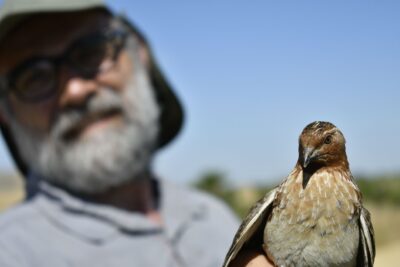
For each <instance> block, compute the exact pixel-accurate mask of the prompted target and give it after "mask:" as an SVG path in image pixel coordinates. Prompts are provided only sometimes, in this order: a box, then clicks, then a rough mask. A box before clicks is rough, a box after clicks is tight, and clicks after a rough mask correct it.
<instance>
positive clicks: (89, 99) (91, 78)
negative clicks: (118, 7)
mask: <svg viewBox="0 0 400 267" xmlns="http://www.w3.org/2000/svg"><path fill="white" fill-rule="evenodd" d="M111 20H112V19H111V18H110V16H109V15H108V14H105V13H104V12H101V11H98V10H97V11H85V12H75V13H62V14H48V15H42V16H35V17H32V18H29V19H28V20H27V21H25V22H24V23H23V25H21V26H20V27H18V28H17V29H16V30H15V31H13V32H12V33H11V34H10V35H9V37H8V38H7V39H6V40H4V41H3V42H2V43H1V44H0V58H2V60H1V62H0V74H1V75H4V74H9V73H15V71H14V70H15V69H17V70H19V69H21V66H23V68H22V69H23V72H22V73H23V74H21V73H19V72H17V73H18V75H14V76H16V77H17V78H16V81H14V83H13V86H12V87H11V92H10V93H9V94H8V95H7V97H6V100H5V101H4V103H3V117H5V121H6V123H7V124H8V125H9V127H10V129H11V131H12V132H13V134H14V136H15V141H16V143H17V145H18V147H19V151H21V155H22V157H23V158H24V160H25V161H26V162H27V163H28V165H29V166H30V167H31V168H32V169H33V171H34V172H37V173H39V174H40V175H42V176H43V177H44V178H45V179H48V180H50V181H52V182H54V183H56V184H59V185H61V186H65V187H67V188H69V189H71V190H74V191H79V192H85V193H96V192H101V191H104V190H106V189H108V188H110V187H112V186H116V185H119V184H121V183H123V182H127V181H129V180H130V179H134V177H138V176H140V174H141V173H143V172H144V171H145V170H146V169H147V168H148V165H149V164H150V159H151V154H152V152H153V150H154V147H155V143H156V136H157V133H158V117H159V110H158V106H157V104H156V101H155V98H154V95H153V90H152V88H151V85H150V82H149V78H148V74H147V71H146V68H145V66H144V62H143V60H141V52H140V49H142V48H141V47H140V46H139V45H138V43H137V41H135V40H134V38H132V37H128V39H127V44H126V46H125V49H122V50H121V51H117V53H116V54H115V57H113V58H112V59H108V58H107V59H104V60H102V61H101V62H99V63H98V62H97V61H98V59H96V61H93V60H91V61H93V62H95V63H93V64H97V65H98V66H99V67H98V69H99V71H98V72H96V73H93V71H92V73H91V74H90V75H87V74H83V73H82V71H81V70H80V68H82V67H83V66H82V65H84V64H79V62H86V63H87V61H89V62H91V61H90V60H86V61H85V56H87V55H88V52H91V53H92V52H93V51H95V49H89V50H88V51H86V52H85V50H84V49H83V48H84V47H85V46H86V45H87V44H90V45H93V44H92V43H94V44H97V43H96V42H98V40H97V39H96V38H89V37H91V36H97V35H98V33H102V32H113V31H117V32H118V30H121V27H119V29H118V27H114V26H111V24H112V23H111ZM116 28H117V29H116ZM80 40H83V41H80ZM87 40H89V41H87ZM76 44H78V45H76ZM94 47H96V46H94ZM111 48H112V47H111ZM111 48H110V49H111ZM107 50H109V49H107ZM111 50H112V49H111ZM71 51H72V52H71ZM105 57H106V56H104V58H105ZM43 58H63V59H64V58H66V59H64V60H63V61H62V63H60V64H55V63H54V62H52V63H54V64H53V65H51V64H47V65H46V63H47V62H43V60H42V59H43ZM92 58H93V56H91V57H89V59H92ZM102 58H103V57H102ZM33 59H34V60H33ZM32 61H33V62H34V64H32V63H30V62H32ZM26 62H29V64H27V63H26ZM65 62H67V63H65ZM69 62H75V63H76V62H78V64H75V65H73V64H68V63H69ZM64 63H65V64H64ZM86 63H85V64H86ZM30 64H31V65H32V66H35V67H36V69H45V70H51V71H47V72H45V74H43V75H45V77H46V78H47V76H46V75H48V76H49V78H48V80H49V82H48V83H44V84H51V85H52V86H49V87H48V88H52V90H51V91H50V93H48V91H49V90H47V89H46V92H47V93H46V95H44V96H41V95H40V94H39V96H40V98H37V97H36V98H35V99H34V100H32V99H29V98H28V99H26V98H25V97H21V93H18V92H17V91H16V90H15V88H18V90H19V92H22V93H23V95H28V96H31V95H32V94H31V92H33V91H32V90H31V91H27V92H26V91H25V92H24V90H26V88H35V86H34V85H35V83H36V82H37V80H39V78H37V77H40V75H36V76H35V75H32V74H31V73H36V72H34V71H32V72H30V68H31V65H30ZM93 64H91V66H93ZM48 65H50V66H51V67H48ZM97 65H95V66H97ZM26 66H28V67H26ZM104 66H105V67H104ZM103 67H104V68H103ZM32 68H33V67H32ZM26 69H28V71H27V70H26ZM92 69H93V68H92ZM52 71H53V72H55V73H56V75H50V74H48V73H53V72H52ZM25 73H28V74H25ZM14 78H15V77H14ZM27 81H28V82H27ZM38 84H39V85H41V86H36V88H39V89H38V91H40V90H41V89H40V88H47V87H46V86H42V83H38Z"/></svg>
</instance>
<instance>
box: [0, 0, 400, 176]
mask: <svg viewBox="0 0 400 267" xmlns="http://www.w3.org/2000/svg"><path fill="white" fill-rule="evenodd" d="M109 3H111V5H112V7H113V8H114V9H115V10H116V11H118V12H123V13H125V14H126V15H128V17H130V18H131V19H132V20H133V21H134V22H135V23H136V24H137V25H138V26H139V28H140V29H141V30H142V31H143V32H144V33H145V34H146V36H147V37H148V39H149V40H150V42H151V44H152V46H153V49H154V51H155V54H156V57H157V59H158V61H159V63H160V65H161V67H162V68H163V70H164V72H165V73H166V75H167V76H168V79H169V80H170V81H171V83H172V84H173V85H174V86H175V88H176V91H177V93H178V95H179V96H180V98H181V100H182V101H183V103H184V106H185V109H186V112H187V117H186V123H185V128H184V130H183V132H182V133H181V135H180V136H179V138H178V139H177V140H176V141H175V142H174V143H172V144H171V145H170V146H169V147H167V148H166V149H164V150H163V151H161V152H160V153H159V155H158V156H157V159H156V162H155V167H156V170H157V172H158V173H159V174H160V176H162V177H165V178H168V179H171V180H174V181H177V182H181V183H186V182H188V181H192V180H193V179H195V178H197V177H198V176H199V175H200V174H201V173H203V172H205V171H207V170H219V171H222V172H224V173H226V174H227V176H229V177H230V178H232V179H233V180H234V181H235V182H236V183H237V184H246V183H253V182H256V181H257V182H265V183H268V182H275V181H277V180H280V179H282V178H283V177H284V176H286V175H287V174H288V173H289V171H290V170H291V169H292V167H293V166H294V164H295V162H296V159H297V140H298V135H299V134H300V132H301V130H302V129H303V127H304V126H305V125H306V124H308V123H309V122H312V121H314V120H328V121H331V122H333V123H334V124H336V125H337V126H338V127H339V128H340V129H341V130H342V131H343V133H344V135H345V136H346V139H347V151H348V156H349V160H350V166H351V169H352V171H353V173H354V174H377V173H382V172H383V173H390V172H396V171H400V160H399V156H398V151H400V138H399V136H400V119H399V117H400V90H399V86H400V75H399V74H400V16H399V15H398V14H400V2H399V1H379V2H378V1H344V0H337V1H294V0H293V1H265V0H263V1H262V0H253V1H239V0H237V1H225V0H219V1H211V0H203V1H179V0H169V1H154V0H147V1H141V2H137V1H122V0H114V1H109ZM3 151H4V149H2V150H1V151H0V153H1V154H2V155H6V154H7V153H6V152H3ZM0 167H1V168H3V169H4V170H12V169H13V167H12V165H11V163H10V160H9V159H8V158H7V157H2V159H1V161H0Z"/></svg>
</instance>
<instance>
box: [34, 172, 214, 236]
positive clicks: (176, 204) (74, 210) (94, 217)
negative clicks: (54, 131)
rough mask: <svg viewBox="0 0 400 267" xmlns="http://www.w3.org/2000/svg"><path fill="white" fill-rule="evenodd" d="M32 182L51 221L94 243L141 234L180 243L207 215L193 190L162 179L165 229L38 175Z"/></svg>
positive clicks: (159, 188) (37, 199)
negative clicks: (191, 226) (184, 233)
mask: <svg viewBox="0 0 400 267" xmlns="http://www.w3.org/2000/svg"><path fill="white" fill-rule="evenodd" d="M28 181H29V182H30V183H31V184H30V185H28V188H27V189H28V190H30V191H31V193H30V195H31V196H34V197H33V199H32V201H35V202H36V203H37V207H38V209H39V210H40V211H41V212H42V214H44V215H45V216H46V217H47V218H48V219H49V221H50V222H52V223H53V224H54V225H56V226H57V227H60V228H61V229H62V230H64V231H67V232H69V233H71V234H74V235H76V236H78V237H80V238H82V239H85V240H88V241H91V242H102V241H105V240H107V239H109V238H112V237H113V236H115V235H117V234H118V233H119V232H125V233H128V234H137V235H146V234H154V233H159V232H165V234H166V236H167V237H169V238H170V239H171V240H177V239H179V236H180V235H181V234H182V231H184V230H185V229H186V228H187V227H188V225H189V223H190V222H192V221H193V220H198V219H201V218H202V217H203V216H204V215H205V213H206V206H205V205H204V204H203V203H202V202H201V201H198V200H197V199H196V198H193V196H192V193H191V192H190V190H187V189H183V188H181V187H179V186H176V185H174V184H171V183H169V182H167V181H164V180H159V179H157V180H155V183H154V185H155V186H156V187H157V190H155V191H158V192H159V197H160V198H159V209H160V212H161V216H162V219H163V226H159V225H158V224H156V223H154V222H153V221H151V220H149V219H148V218H147V217H145V216H143V215H142V214H141V213H138V212H129V211H125V210H122V209H118V208H115V207H112V206H107V205H103V204H97V203H93V202H88V201H86V200H84V199H81V198H79V197H77V196H74V195H72V194H70V193H68V192H67V191H65V190H63V189H61V188H59V187H56V186H54V185H51V184H49V183H47V182H45V181H43V180H42V179H40V178H38V177H37V176H36V177H35V176H32V177H29V179H28ZM29 188H30V189H29ZM28 190H27V192H29V191H28Z"/></svg>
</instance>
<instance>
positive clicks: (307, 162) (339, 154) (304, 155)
mask: <svg viewBox="0 0 400 267" xmlns="http://www.w3.org/2000/svg"><path fill="white" fill-rule="evenodd" d="M345 143H346V140H345V139H344V136H343V134H342V132H341V131H340V130H339V129H338V128H336V126H335V125H333V124H332V123H330V122H324V121H315V122H312V123H310V124H309V125H307V126H306V127H305V128H304V130H303V132H302V133H301V135H300V138H299V164H300V165H301V166H302V167H303V169H307V168H312V169H318V168H320V167H323V166H334V165H339V164H344V165H345V166H348V163H347V157H346V146H345Z"/></svg>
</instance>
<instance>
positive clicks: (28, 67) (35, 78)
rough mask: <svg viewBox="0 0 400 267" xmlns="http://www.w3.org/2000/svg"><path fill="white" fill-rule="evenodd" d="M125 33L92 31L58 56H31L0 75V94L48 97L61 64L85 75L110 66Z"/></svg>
mask: <svg viewBox="0 0 400 267" xmlns="http://www.w3.org/2000/svg"><path fill="white" fill-rule="evenodd" d="M127 35H128V34H127V33H126V32H125V31H122V30H114V31H109V32H101V33H94V34H90V35H88V36H85V37H83V38H81V39H79V40H77V41H75V42H74V43H73V44H72V45H70V46H69V47H68V49H66V51H65V52H64V53H63V54H62V55H60V56H57V57H52V58H48V57H46V58H45V57H35V58H31V59H29V60H27V61H25V62H23V63H21V64H20V65H19V66H17V67H16V68H15V69H13V70H12V71H10V72H8V73H7V74H6V75H3V76H0V95H1V96H4V95H5V94H7V93H8V92H9V91H10V90H11V91H13V92H14V93H15V94H16V95H17V97H18V98H20V99H21V100H22V101H25V102H39V101H42V100H44V99H46V98H48V97H51V96H53V95H54V94H55V93H56V90H57V86H58V74H59V71H58V70H59V67H60V66H61V65H66V66H68V67H69V68H71V69H72V70H73V71H74V72H75V73H77V74H78V75H80V77H83V78H87V79H89V78H93V77H95V76H96V75H97V74H99V73H101V72H105V71H107V70H110V69H111V68H112V67H113V66H114V64H115V61H116V59H117V57H118V55H119V54H120V52H121V50H122V49H123V47H124V46H125V42H126V38H127Z"/></svg>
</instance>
